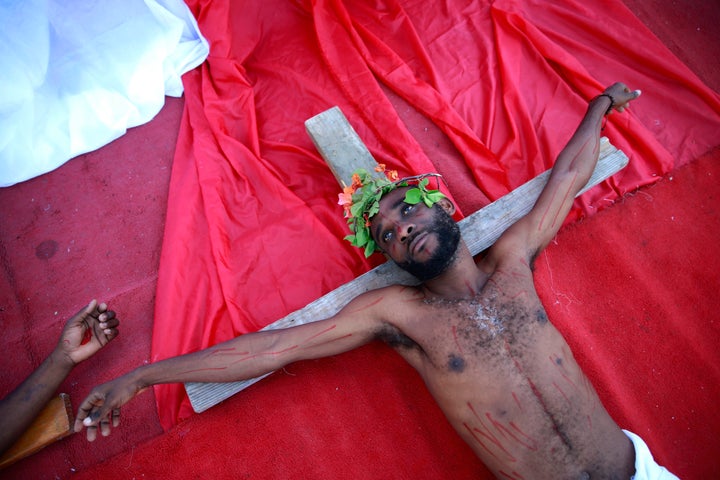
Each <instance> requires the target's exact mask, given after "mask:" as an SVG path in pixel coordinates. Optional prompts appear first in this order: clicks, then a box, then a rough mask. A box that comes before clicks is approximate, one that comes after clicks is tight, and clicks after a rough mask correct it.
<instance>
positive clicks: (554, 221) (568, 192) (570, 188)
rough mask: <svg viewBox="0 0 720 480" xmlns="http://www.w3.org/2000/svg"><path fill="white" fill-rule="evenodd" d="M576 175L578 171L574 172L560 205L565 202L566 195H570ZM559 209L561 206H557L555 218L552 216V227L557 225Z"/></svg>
mask: <svg viewBox="0 0 720 480" xmlns="http://www.w3.org/2000/svg"><path fill="white" fill-rule="evenodd" d="M577 177H578V173H577V172H575V176H574V177H573V179H572V183H571V184H570V186H569V187H568V189H567V191H566V192H565V196H564V197H563V200H562V203H561V205H565V202H567V200H568V197H569V196H570V194H571V193H572V191H573V189H574V188H575V180H577ZM561 211H562V209H561V208H558V209H557V211H556V212H555V218H553V223H552V226H551V227H552V228H555V227H557V222H558V217H559V216H560V212H561Z"/></svg>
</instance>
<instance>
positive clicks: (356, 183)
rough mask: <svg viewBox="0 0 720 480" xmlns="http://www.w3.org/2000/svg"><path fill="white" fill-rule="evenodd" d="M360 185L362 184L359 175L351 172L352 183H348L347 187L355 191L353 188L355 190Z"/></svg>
mask: <svg viewBox="0 0 720 480" xmlns="http://www.w3.org/2000/svg"><path fill="white" fill-rule="evenodd" d="M343 183H344V182H343ZM362 186H363V184H362V181H361V180H360V175H358V174H357V173H353V176H352V185H350V187H349V188H352V193H355V190H357V189H358V188H361V187H362ZM345 188H346V189H347V188H348V187H345Z"/></svg>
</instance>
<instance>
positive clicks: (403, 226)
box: [397, 223, 415, 243]
mask: <svg viewBox="0 0 720 480" xmlns="http://www.w3.org/2000/svg"><path fill="white" fill-rule="evenodd" d="M414 229H415V225H413V224H412V223H400V224H398V233H397V238H398V239H399V240H400V242H401V243H405V242H406V241H407V239H408V238H409V237H410V234H411V233H412V232H413V230H414Z"/></svg>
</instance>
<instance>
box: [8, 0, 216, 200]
mask: <svg viewBox="0 0 720 480" xmlns="http://www.w3.org/2000/svg"><path fill="white" fill-rule="evenodd" d="M208 51H209V48H208V43H207V41H206V40H205V39H204V38H203V37H202V35H201V33H200V31H199V29H198V26H197V23H196V21H195V19H194V18H193V16H192V14H191V13H190V11H189V9H188V7H187V5H185V3H183V1H182V0H73V1H67V0H0V186H8V185H12V184H14V183H17V182H21V181H24V180H27V179H29V178H32V177H35V176H37V175H40V174H42V173H45V172H49V171H51V170H53V169H55V168H57V167H59V166H60V165H62V164H63V163H65V162H66V161H67V160H69V159H71V158H73V157H75V156H77V155H80V154H82V153H86V152H89V151H92V150H95V149H97V148H99V147H101V146H103V145H105V144H107V143H109V142H111V141H112V140H114V139H116V138H118V137H119V136H121V135H123V134H124V133H125V132H126V130H127V129H128V128H130V127H134V126H136V125H140V124H142V123H145V122H148V121H149V120H151V119H152V118H153V117H154V116H155V115H156V114H157V113H158V112H159V111H160V109H161V108H162V106H163V103H164V101H165V95H171V96H180V95H182V91H183V88H182V82H181V78H180V77H181V75H182V74H183V73H185V72H187V71H188V70H191V69H193V68H195V67H196V66H198V65H199V64H200V63H202V62H203V61H204V60H205V58H206V57H207V55H208Z"/></svg>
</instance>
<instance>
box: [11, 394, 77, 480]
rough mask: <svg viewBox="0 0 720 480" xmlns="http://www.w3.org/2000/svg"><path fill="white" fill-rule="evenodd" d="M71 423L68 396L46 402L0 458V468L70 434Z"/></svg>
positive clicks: (70, 406)
mask: <svg viewBox="0 0 720 480" xmlns="http://www.w3.org/2000/svg"><path fill="white" fill-rule="evenodd" d="M72 423H73V414H72V405H71V404H70V395H67V394H65V393H61V394H60V395H58V396H57V397H54V398H53V399H52V400H50V401H49V402H48V404H47V405H46V406H45V408H43V410H42V411H41V412H40V413H39V414H38V416H37V417H36V418H35V420H34V421H33V423H32V424H31V425H30V427H29V428H28V429H27V430H25V433H23V434H22V436H21V437H20V438H19V439H18V440H17V442H15V443H14V444H13V446H12V447H10V448H9V449H8V450H7V451H6V452H5V453H4V454H3V455H2V457H0V468H5V467H7V466H9V465H12V464H13V463H15V462H17V461H18V460H21V459H23V458H25V457H27V456H28V455H32V454H33V453H35V452H37V451H38V450H40V449H42V448H44V447H46V446H48V445H50V444H51V443H53V442H56V441H58V440H60V439H61V438H65V437H67V436H68V435H70V434H72V433H73V431H72Z"/></svg>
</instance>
